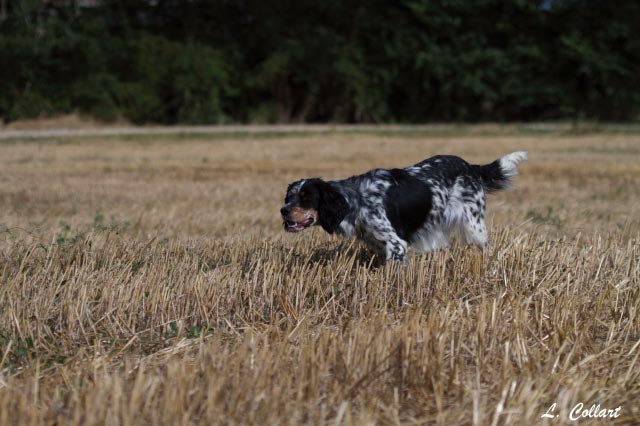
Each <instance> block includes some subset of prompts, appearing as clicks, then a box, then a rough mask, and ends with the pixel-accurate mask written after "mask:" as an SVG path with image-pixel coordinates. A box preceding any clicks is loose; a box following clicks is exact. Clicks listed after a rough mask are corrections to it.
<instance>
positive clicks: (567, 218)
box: [0, 134, 640, 425]
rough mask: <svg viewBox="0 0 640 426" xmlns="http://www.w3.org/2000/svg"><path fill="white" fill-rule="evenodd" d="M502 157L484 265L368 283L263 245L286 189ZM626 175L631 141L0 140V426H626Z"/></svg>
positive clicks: (321, 250)
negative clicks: (572, 415)
mask: <svg viewBox="0 0 640 426" xmlns="http://www.w3.org/2000/svg"><path fill="white" fill-rule="evenodd" d="M521 149H524V150H528V151H529V153H530V161H529V162H527V163H526V164H524V165H523V167H522V175H521V176H520V177H519V178H518V180H517V184H518V189H516V190H515V191H512V192H507V193H502V194H498V195H496V196H492V197H491V199H490V200H489V205H488V206H489V224H490V247H489V249H488V250H487V251H486V252H485V253H484V254H481V253H479V252H477V251H476V250H474V249H469V248H465V247H459V246H455V247H453V248H452V249H451V250H447V251H441V252H437V253H433V254H428V255H422V256H417V257H413V258H411V260H410V263H409V265H408V266H407V267H405V268H403V267H399V266H398V265H393V264H391V265H387V266H385V267H382V268H374V267H372V266H370V264H371V261H372V259H371V257H370V256H369V255H368V253H367V252H366V251H364V250H363V249H362V248H361V247H360V246H359V245H358V244H355V243H353V242H351V241H346V240H339V239H335V238H332V237H329V236H327V235H325V234H323V233H322V231H321V230H318V229H315V230H312V231H307V232H306V233H304V234H302V235H295V236H294V235H289V234H287V235H284V233H283V231H282V230H281V225H280V223H279V219H278V209H279V207H280V202H281V198H282V197H283V191H284V188H285V187H286V184H287V183H288V182H289V181H291V180H294V179H296V178H299V177H305V176H314V175H315V176H323V177H325V178H338V177H346V176H347V175H349V174H352V173H357V172H362V171H365V170H368V169H370V168H372V167H384V166H400V165H407V164H411V163H413V162H416V161H418V160H420V159H422V158H425V157H427V156H430V155H433V154H436V153H453V154H458V155H462V156H464V157H465V158H466V159H468V160H470V161H473V162H488V161H491V160H493V159H495V158H497V157H498V156H500V155H503V154H505V153H507V152H511V151H515V150H521ZM639 160H640V139H639V138H638V136H637V135H633V134H629V135H606V134H598V135H583V136H567V135H546V136H544V137H534V136H526V135H523V136H516V135H511V136H504V135H502V136H496V137H487V136H465V137H457V138H456V137H434V136H430V137H420V136H417V135H416V136H413V137H406V136H404V137H400V136H395V137H394V136H385V137H382V136H372V135H368V136H365V135H355V134H351V135H346V134H332V135H328V136H327V135H325V136H322V137H319V136H313V135H309V136H301V135H297V136H295V135H294V136H288V137H281V138H274V137H264V135H262V136H260V135H256V136H252V137H242V138H235V139H234V138H230V137H229V138H227V137H222V136H219V137H215V138H203V137H200V138H185V137H182V138H179V137H176V138H169V137H162V138H161V139H160V140H153V139H150V138H146V137H139V138H133V139H130V140H122V139H115V138H108V139H103V140H98V139H93V140H81V139H59V140H46V141H24V142H16V141H13V142H4V143H0V234H1V236H2V238H0V350H1V351H2V352H1V355H0V424H2V425H5V424H7V425H8V424H12V425H13V424H21V425H22V424H24V425H29V424H38V425H39V424H58V425H60V424H65V425H66V424H70V425H76V424H77V425H94V424H109V425H111V424H118V425H119V424H122V425H138V424H153V425H164V424H184V425H191V424H203V425H209V424H229V425H232V424H265V425H266V424H269V425H275V424H301V423H306V424H425V423H426V424H443V425H454V424H469V425H471V424H477V425H502V424H507V425H511V424H521V425H530V424H549V425H558V424H591V423H593V424H605V423H609V424H611V423H616V424H631V423H633V422H638V421H640V420H639V419H640V404H638V401H640V361H639V360H638V358H639V354H640V288H639V282H640V279H639V278H640V266H639V265H640V263H639V258H640V245H639V238H638V237H639V235H638V232H639V230H640V226H639V225H640V224H639V223H638V219H637V218H638V214H639V213H640V202H639V200H640V161H639ZM579 402H582V403H584V404H585V408H589V407H590V406H591V405H592V404H600V405H601V406H602V407H607V408H616V407H618V406H620V407H621V410H620V417H618V418H617V419H613V420H609V421H601V420H597V419H588V418H582V419H580V420H578V421H576V422H572V421H570V419H569V412H570V410H571V409H572V408H573V407H574V406H575V405H576V404H577V403H579ZM553 403H556V408H555V411H554V414H559V417H558V418H555V419H543V418H541V416H542V414H544V413H545V412H546V411H547V410H548V409H549V407H550V406H551V404H553Z"/></svg>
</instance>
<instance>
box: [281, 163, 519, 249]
mask: <svg viewBox="0 0 640 426" xmlns="http://www.w3.org/2000/svg"><path fill="white" fill-rule="evenodd" d="M526 159H527V153H526V152H523V151H519V152H514V153H511V154H508V155H505V156H504V157H501V158H499V159H497V160H496V161H494V162H493V163H491V164H487V165H483V166H481V165H472V164H469V163H467V162H466V161H464V160H463V159H462V158H460V157H456V156H451V155H438V156H435V157H431V158H428V159H426V160H424V161H422V162H420V163H418V164H416V165H414V166H410V167H406V168H404V169H389V170H387V169H375V170H371V171H369V172H367V173H365V174H362V175H358V176H352V177H350V178H348V179H344V180H336V181H328V182H327V181H324V180H322V179H318V178H313V179H302V180H299V181H297V182H294V183H292V184H291V185H289V187H288V188H287V194H286V197H285V199H284V203H285V204H284V207H282V209H280V214H281V215H282V219H283V221H284V228H285V230H287V231H289V232H300V231H303V230H304V229H306V228H308V227H310V226H312V225H320V226H321V227H322V228H323V229H324V230H325V231H327V232H328V233H330V234H334V233H335V234H339V235H343V236H345V237H352V236H356V237H358V238H359V239H361V240H363V241H364V242H365V243H366V244H367V246H368V247H369V248H370V249H371V250H373V251H374V252H375V253H377V254H378V255H379V256H381V257H382V258H383V259H384V261H388V260H390V259H395V260H400V261H403V260H404V259H405V256H406V253H407V250H408V249H409V247H411V248H412V249H415V250H416V251H418V252H428V251H433V250H437V249H439V248H444V247H447V246H448V245H449V242H450V237H451V236H455V237H457V238H458V239H459V240H461V241H462V242H463V243H467V244H475V245H476V246H478V247H480V248H481V249H482V248H484V247H485V246H486V245H487V241H488V237H487V227H486V225H485V198H486V193H487V192H493V191H498V190H500V189H504V188H507V187H508V186H509V185H510V183H509V181H510V178H512V177H513V176H515V175H517V173H518V170H517V165H518V163H520V162H521V161H523V160H526Z"/></svg>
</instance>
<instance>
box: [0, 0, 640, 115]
mask: <svg viewBox="0 0 640 426" xmlns="http://www.w3.org/2000/svg"><path fill="white" fill-rule="evenodd" d="M3 5H4V6H3V9H2V12H1V13H0V116H1V117H2V118H3V119H4V120H5V121H11V120H16V119H20V118H28V117H35V116H39V115H43V114H44V115H49V114H56V113H65V112H72V111H77V112H80V113H84V114H89V115H92V116H95V117H98V118H101V119H106V120H110V119H114V118H116V117H119V116H122V117H125V118H127V119H129V120H132V121H134V122H138V123H143V122H159V123H221V122H326V121H333V122H428V121H484V120H493V121H510V120H520V121H522V120H524V121H527V120H547V119H567V118H570V119H576V120H578V119H597V120H633V119H637V118H638V114H639V113H640V79H638V78H637V70H638V69H640V32H638V31H637V29H638V28H640V2H637V1H634V0H623V1H618V2H612V1H605V0H555V1H554V0H544V1H526V0H515V1H508V2H505V1H501V0H483V1H479V2H468V1H464V0H436V1H429V0H399V1H396V2H388V1H381V0H366V1H365V0H340V1H336V0H327V1H309V0H295V1H293V0H273V1H257V0H213V1H205V0H191V1H188V2H184V1H177V0H153V1H152V0H104V1H95V2H91V1H78V0H76V1H38V0H16V1H6V0H4V1H3Z"/></svg>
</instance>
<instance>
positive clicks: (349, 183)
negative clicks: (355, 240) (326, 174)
mask: <svg viewBox="0 0 640 426" xmlns="http://www.w3.org/2000/svg"><path fill="white" fill-rule="evenodd" d="M330 183H331V185H333V186H334V187H335V188H337V189H338V190H339V191H340V193H341V194H342V196H343V197H344V199H345V201H346V202H347V203H348V204H349V213H348V214H347V215H346V216H345V217H344V219H343V220H342V222H340V225H339V226H338V230H337V233H338V234H340V235H342V236H344V237H353V236H355V235H356V212H357V211H358V210H359V209H360V199H359V195H358V191H357V187H356V183H355V182H354V180H353V178H349V179H345V180H338V181H331V182H330Z"/></svg>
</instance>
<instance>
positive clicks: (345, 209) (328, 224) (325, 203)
mask: <svg viewBox="0 0 640 426" xmlns="http://www.w3.org/2000/svg"><path fill="white" fill-rule="evenodd" d="M317 185H318V193H319V200H318V222H319V223H320V226H322V229H324V230H325V231H327V232H328V233H330V234H333V233H334V232H336V231H337V230H338V226H340V222H342V220H343V219H344V218H345V216H346V215H347V214H348V213H349V203H347V200H345V198H344V195H342V194H341V193H340V191H338V190H337V189H336V188H334V187H333V186H331V185H330V184H328V183H327V182H325V181H323V180H320V181H319V182H317Z"/></svg>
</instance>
